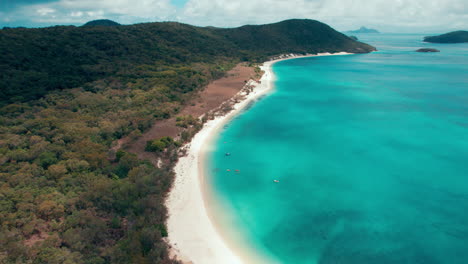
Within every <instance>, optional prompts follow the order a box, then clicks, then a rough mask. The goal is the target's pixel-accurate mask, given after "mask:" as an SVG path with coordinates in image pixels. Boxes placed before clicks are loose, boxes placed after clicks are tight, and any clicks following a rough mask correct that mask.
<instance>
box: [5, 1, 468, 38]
mask: <svg viewBox="0 0 468 264" xmlns="http://www.w3.org/2000/svg"><path fill="white" fill-rule="evenodd" d="M102 18H108V19H112V20H115V21H117V22H119V23H122V24H133V23H141V22H155V21H179V22H184V23H189V24H194V25H200V26H208V25H210V26H219V27H233V26H240V25H244V24H262V23H271V22H277V21H281V20H284V19H289V18H310V19H316V20H320V21H322V22H325V23H327V24H329V25H331V26H332V27H334V28H336V29H338V30H349V29H356V28H359V27H360V26H362V25H364V26H367V27H372V28H377V29H379V30H381V31H384V32H408V33H411V32H421V33H426V32H434V33H437V32H445V31H449V30H459V29H464V30H468V1H467V0H431V1H427V0H391V1H389V0H371V1H369V0H235V1H233V0H0V27H4V26H10V27H17V26H26V27H44V26H52V25H77V26H78V25H82V24H84V23H86V22H87V21H90V20H94V19H102Z"/></svg>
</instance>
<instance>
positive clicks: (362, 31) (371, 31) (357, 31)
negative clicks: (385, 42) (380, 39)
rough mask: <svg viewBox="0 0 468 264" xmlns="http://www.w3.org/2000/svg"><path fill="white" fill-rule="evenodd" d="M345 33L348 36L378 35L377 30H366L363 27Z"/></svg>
mask: <svg viewBox="0 0 468 264" xmlns="http://www.w3.org/2000/svg"><path fill="white" fill-rule="evenodd" d="M345 33H348V34H356V33H357V34H363V33H364V34H368V33H380V32H379V31H378V30H377V29H373V28H366V27H364V26H362V27H361V28H360V29H357V30H349V31H346V32H345Z"/></svg>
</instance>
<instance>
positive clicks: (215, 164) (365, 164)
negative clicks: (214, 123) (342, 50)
mask: <svg viewBox="0 0 468 264" xmlns="http://www.w3.org/2000/svg"><path fill="white" fill-rule="evenodd" d="M358 37H359V38H360V39H361V40H363V41H364V42H367V43H370V44H372V45H374V46H376V47H377V48H378V49H379V51H378V52H375V53H372V54H362V55H349V56H331V57H316V58H306V59H294V60H288V61H282V62H279V63H277V64H275V65H274V72H275V74H276V76H277V78H278V79H277V81H276V82H275V87H276V88H275V91H274V92H272V93H271V94H270V95H268V96H266V97H265V98H263V99H262V100H260V101H259V102H257V103H256V104H255V105H253V106H252V107H251V108H249V109H248V111H245V112H244V113H243V114H241V115H240V116H238V117H237V118H236V119H235V120H233V121H232V122H231V123H230V124H229V125H228V126H227V127H226V128H225V129H224V130H223V131H222V133H221V135H220V138H219V139H218V140H217V142H216V149H215V150H214V151H213V152H212V153H210V155H209V168H211V171H212V175H211V177H212V178H211V181H212V188H213V191H214V193H215V195H216V196H217V197H218V198H219V201H220V203H221V205H222V206H223V207H224V210H226V211H227V212H229V214H230V215H231V216H232V219H231V221H229V222H225V223H224V225H231V228H236V229H237V230H239V232H241V233H242V236H243V237H245V238H246V240H248V241H249V244H248V245H249V247H252V248H253V249H254V250H256V251H257V252H258V254H261V255H262V254H264V255H270V256H271V257H273V258H274V259H276V260H277V261H278V262H279V263H288V264H302V263H327V264H328V263H347V264H348V263H349V264H354V263H356V264H363V263H379V264H385V263H412V264H413V263H424V264H432V263H450V264H458V263H464V264H465V263H468V44H445V45H444V44H426V43H422V42H421V39H422V37H423V36H422V35H391V34H377V35H359V36H358ZM420 47H434V48H438V49H440V50H441V52H440V53H416V52H414V50H415V49H417V48H420ZM226 152H230V153H231V156H229V157H226V156H225V155H224V153H226ZM227 169H231V171H230V172H228V171H226V170H227ZM236 169H238V170H240V172H239V173H236V172H235V171H234V170H236ZM275 179H277V180H279V181H280V182H279V183H275V182H273V180H275Z"/></svg>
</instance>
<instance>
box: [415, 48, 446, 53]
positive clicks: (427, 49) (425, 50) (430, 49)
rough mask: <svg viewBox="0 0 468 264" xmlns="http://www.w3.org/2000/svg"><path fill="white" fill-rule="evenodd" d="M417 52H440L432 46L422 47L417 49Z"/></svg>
mask: <svg viewBox="0 0 468 264" xmlns="http://www.w3.org/2000/svg"><path fill="white" fill-rule="evenodd" d="M416 52H440V50H438V49H432V48H422V49H418V50H416Z"/></svg>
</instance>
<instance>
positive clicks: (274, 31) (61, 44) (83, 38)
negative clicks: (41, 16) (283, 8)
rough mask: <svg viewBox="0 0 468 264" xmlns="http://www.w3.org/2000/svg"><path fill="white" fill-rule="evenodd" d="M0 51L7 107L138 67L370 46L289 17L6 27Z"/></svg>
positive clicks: (0, 33) (0, 93) (0, 88)
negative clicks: (219, 23) (235, 23)
mask: <svg viewBox="0 0 468 264" xmlns="http://www.w3.org/2000/svg"><path fill="white" fill-rule="evenodd" d="M98 22H99V21H98ZM98 22H92V24H96V23H98ZM99 23H100V22H99ZM99 23H98V24H99ZM0 50H2V52H1V53H0V69H1V75H0V98H1V99H0V104H5V103H11V102H16V101H27V100H30V99H36V98H39V97H40V96H42V95H44V94H46V93H47V92H48V91H52V90H56V89H65V88H72V87H79V86H82V85H83V84H85V83H88V82H91V81H95V80H99V79H103V78H107V77H110V76H112V77H118V78H121V77H125V78H135V77H134V76H132V74H133V73H134V71H135V68H136V67H138V66H140V65H174V64H190V63H208V64H216V63H222V62H225V61H232V62H236V61H240V60H246V61H263V60H266V59H267V58H268V57H269V56H272V55H278V54H281V53H291V52H294V53H317V52H327V51H328V52H337V51H348V52H370V51H372V50H373V48H372V47H371V46H368V45H366V44H363V43H360V42H356V41H354V40H351V39H349V38H347V37H346V36H345V35H343V34H341V33H339V32H337V31H335V30H333V29H332V28H330V27H329V26H327V25H325V24H323V23H320V22H318V21H313V20H288V21H283V22H280V23H276V24H270V25H261V26H244V27H240V28H234V29H217V28H201V27H195V26H190V25H185V24H180V23H173V22H167V23H147V24H137V25H130V26H118V27H101V26H99V27H96V26H86V27H73V26H67V27H65V26H57V27H51V28H41V29H26V28H20V29H4V30H0Z"/></svg>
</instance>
